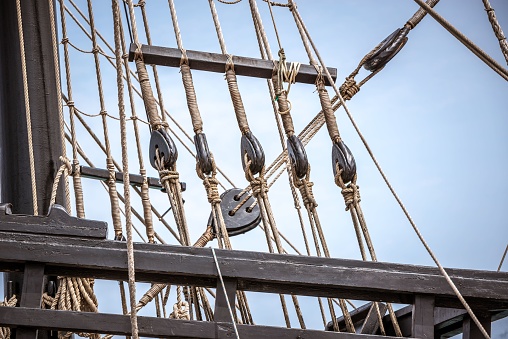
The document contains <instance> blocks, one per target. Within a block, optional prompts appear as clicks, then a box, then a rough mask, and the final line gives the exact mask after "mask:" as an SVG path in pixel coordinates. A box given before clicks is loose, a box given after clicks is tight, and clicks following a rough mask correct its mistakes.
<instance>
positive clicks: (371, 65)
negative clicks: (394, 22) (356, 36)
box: [363, 27, 410, 72]
mask: <svg viewBox="0 0 508 339" xmlns="http://www.w3.org/2000/svg"><path fill="white" fill-rule="evenodd" d="M409 30H410V29H409V27H404V28H398V29H396V30H395V32H393V33H392V34H390V35H389V36H388V37H387V38H386V39H384V40H383V41H382V42H381V43H380V44H379V46H378V47H377V49H376V50H375V52H374V53H373V55H372V56H371V57H370V58H368V59H367V60H365V63H364V64H363V67H364V68H365V69H366V70H368V71H371V72H375V71H377V70H379V69H381V68H383V67H384V66H385V65H386V64H387V63H388V61H390V60H391V59H392V58H393V57H394V56H395V55H397V53H399V51H400V50H401V49H402V47H404V45H405V44H406V42H407V40H408V38H407V34H408V33H409Z"/></svg>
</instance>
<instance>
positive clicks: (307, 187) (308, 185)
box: [295, 179, 318, 210]
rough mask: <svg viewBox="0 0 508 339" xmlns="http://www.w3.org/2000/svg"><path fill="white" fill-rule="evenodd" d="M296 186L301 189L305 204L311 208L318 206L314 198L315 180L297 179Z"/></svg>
mask: <svg viewBox="0 0 508 339" xmlns="http://www.w3.org/2000/svg"><path fill="white" fill-rule="evenodd" d="M295 186H296V187H297V188H298V189H299V190H300V193H301V195H302V200H303V203H304V204H305V206H307V207H308V208H309V209H311V210H313V209H314V208H316V207H317V206H318V204H317V202H316V199H315V198H314V193H313V192H312V186H314V183H313V182H311V181H308V180H307V179H301V180H295Z"/></svg>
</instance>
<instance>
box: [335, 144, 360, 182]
mask: <svg viewBox="0 0 508 339" xmlns="http://www.w3.org/2000/svg"><path fill="white" fill-rule="evenodd" d="M336 165H339V166H338V167H339V169H340V170H342V173H341V175H340V176H341V178H342V181H343V182H344V183H345V184H346V183H348V182H350V181H352V180H353V178H354V176H355V174H356V162H355V158H354V157H353V153H351V151H350V150H349V148H348V147H347V146H346V144H345V143H344V142H343V141H342V140H339V141H335V142H334V143H333V146H332V167H333V175H334V176H336V175H337V166H336Z"/></svg>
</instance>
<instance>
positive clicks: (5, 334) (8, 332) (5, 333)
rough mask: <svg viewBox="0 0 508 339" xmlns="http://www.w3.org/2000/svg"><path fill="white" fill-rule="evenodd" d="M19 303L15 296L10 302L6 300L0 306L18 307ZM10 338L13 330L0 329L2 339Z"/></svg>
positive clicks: (0, 302) (7, 328)
mask: <svg viewBox="0 0 508 339" xmlns="http://www.w3.org/2000/svg"><path fill="white" fill-rule="evenodd" d="M17 302H18V299H17V297H16V295H13V296H12V297H11V298H10V299H9V300H7V298H5V299H4V300H3V301H0V306H7V307H16V304H17ZM10 337H11V329H10V328H9V327H0V338H5V339H10Z"/></svg>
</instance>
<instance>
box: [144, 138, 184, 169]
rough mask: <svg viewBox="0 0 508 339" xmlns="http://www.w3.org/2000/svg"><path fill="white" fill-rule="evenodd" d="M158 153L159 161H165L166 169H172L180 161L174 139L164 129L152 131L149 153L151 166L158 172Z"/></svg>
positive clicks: (163, 162) (163, 163)
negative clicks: (177, 160)
mask: <svg viewBox="0 0 508 339" xmlns="http://www.w3.org/2000/svg"><path fill="white" fill-rule="evenodd" d="M157 152H158V156H159V159H161V160H163V161H162V165H163V167H164V168H166V169H168V168H170V167H172V166H173V165H174V164H175V163H176V159H178V151H177V149H176V146H175V143H174V142H173V139H171V137H170V136H169V134H168V132H166V130H164V129H162V128H161V129H159V130H153V131H152V135H151V136H150V149H149V151H148V155H149V157H150V164H151V165H152V167H153V168H155V169H157V170H158V168H157V166H156V165H155V163H156V161H157Z"/></svg>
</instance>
